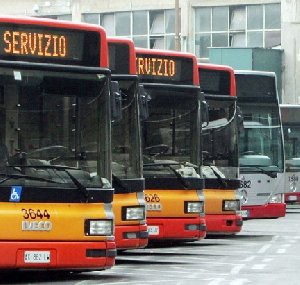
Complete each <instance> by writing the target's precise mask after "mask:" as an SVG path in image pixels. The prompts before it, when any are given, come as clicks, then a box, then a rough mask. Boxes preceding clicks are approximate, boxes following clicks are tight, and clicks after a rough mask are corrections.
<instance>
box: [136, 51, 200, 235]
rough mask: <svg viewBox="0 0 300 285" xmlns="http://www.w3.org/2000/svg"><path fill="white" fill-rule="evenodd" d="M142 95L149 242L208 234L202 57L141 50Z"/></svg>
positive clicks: (139, 55) (138, 56)
mask: <svg viewBox="0 0 300 285" xmlns="http://www.w3.org/2000/svg"><path fill="white" fill-rule="evenodd" d="M136 53H137V73H138V75H139V80H140V84H141V90H142V91H141V95H143V96H144V98H146V99H147V106H148V116H144V119H143V121H142V142H143V171H144V177H145V184H146V186H145V199H146V207H147V225H148V231H149V241H161V240H172V241H176V240H190V241H193V240H199V239H201V238H204V237H205V235H206V224H205V217H204V196H203V185H204V184H203V179H202V178H201V173H200V168H201V159H200V158H201V156H200V135H201V111H200V105H201V93H200V88H199V79H198V72H197V61H196V57H195V56H194V55H192V54H188V53H181V52H171V51H163V50H149V49H136Z"/></svg>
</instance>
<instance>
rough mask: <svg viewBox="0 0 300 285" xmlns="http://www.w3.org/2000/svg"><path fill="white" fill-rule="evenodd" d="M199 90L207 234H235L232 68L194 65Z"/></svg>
mask: <svg viewBox="0 0 300 285" xmlns="http://www.w3.org/2000/svg"><path fill="white" fill-rule="evenodd" d="M198 70H199V80H200V87H201V91H202V92H203V93H204V98H205V101H206V102H207V103H208V123H207V125H205V126H204V127H203V129H202V153H203V167H202V171H203V176H204V179H205V190H204V196H205V217H206V226H207V234H235V233H238V232H240V231H241V228H242V225H243V219H242V217H241V216H240V215H239V211H240V210H241V204H240V198H239V197H240V196H239V193H238V188H239V186H240V181H239V165H238V139H237V137H238V127H239V125H238V122H239V120H238V112H237V105H236V99H237V98H236V86H235V76H234V70H233V69H232V68H231V67H229V66H225V65H216V64H198Z"/></svg>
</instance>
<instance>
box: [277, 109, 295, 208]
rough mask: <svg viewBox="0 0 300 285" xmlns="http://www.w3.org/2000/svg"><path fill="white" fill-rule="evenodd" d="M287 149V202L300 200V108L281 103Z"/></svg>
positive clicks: (285, 148) (292, 202) (285, 146)
mask: <svg viewBox="0 0 300 285" xmlns="http://www.w3.org/2000/svg"><path fill="white" fill-rule="evenodd" d="M280 111H281V119H282V128H283V134H284V150H285V195H284V196H285V202H286V203H290V204H294V203H299V202H300V144H299V141H300V123H299V118H300V108H299V105H280Z"/></svg>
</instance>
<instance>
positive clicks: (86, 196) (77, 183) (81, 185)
mask: <svg viewBox="0 0 300 285" xmlns="http://www.w3.org/2000/svg"><path fill="white" fill-rule="evenodd" d="M65 172H66V173H67V174H68V175H69V177H70V178H71V180H72V181H73V183H74V184H75V185H76V186H77V189H78V190H79V191H80V192H81V193H82V194H83V196H84V198H85V202H88V200H89V192H88V190H87V189H86V187H85V186H84V185H83V184H82V183H80V182H79V180H78V179H76V178H75V177H74V176H73V175H72V174H71V173H70V172H69V171H68V170H67V169H65Z"/></svg>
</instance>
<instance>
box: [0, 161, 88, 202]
mask: <svg viewBox="0 0 300 285" xmlns="http://www.w3.org/2000/svg"><path fill="white" fill-rule="evenodd" d="M25 167H26V168H42V169H45V168H48V169H55V170H64V172H65V173H67V175H68V176H69V177H70V179H71V180H72V182H73V183H74V184H75V186H76V187H77V189H78V190H79V191H80V192H81V193H82V194H83V196H84V198H85V199H86V202H87V201H88V199H89V192H88V191H87V189H86V187H85V186H84V185H83V184H82V183H80V182H79V180H78V179H76V178H75V177H74V176H73V175H72V174H71V173H70V172H69V171H68V170H80V169H79V168H75V167H70V166H63V165H26V166H25ZM13 175H14V174H13ZM26 177H27V176H26V175H25V178H26ZM30 177H34V178H36V177H35V176H29V178H30ZM37 179H41V180H40V181H45V180H46V181H47V180H48V179H45V178H39V177H37ZM4 181H5V180H4ZM4 181H3V182H4ZM49 182H54V181H52V180H49ZM55 183H57V182H55ZM0 184H1V181H0Z"/></svg>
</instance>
